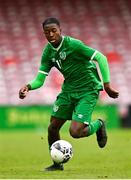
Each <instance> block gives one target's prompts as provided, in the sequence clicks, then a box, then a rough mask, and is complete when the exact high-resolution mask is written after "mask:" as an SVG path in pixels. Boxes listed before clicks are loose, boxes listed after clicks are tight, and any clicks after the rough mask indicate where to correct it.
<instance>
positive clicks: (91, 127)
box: [87, 119, 101, 136]
mask: <svg viewBox="0 0 131 180" xmlns="http://www.w3.org/2000/svg"><path fill="white" fill-rule="evenodd" d="M100 127H101V122H100V121H99V120H98V119H97V120H94V121H92V122H91V123H90V124H89V126H88V133H87V136H90V135H92V134H94V133H96V132H97V131H98V129H99V128H100Z"/></svg>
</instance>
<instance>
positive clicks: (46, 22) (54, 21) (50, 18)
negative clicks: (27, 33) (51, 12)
mask: <svg viewBox="0 0 131 180" xmlns="http://www.w3.org/2000/svg"><path fill="white" fill-rule="evenodd" d="M52 23H54V24H57V25H58V26H60V22H59V20H58V19H57V18H54V17H49V18H47V19H45V21H44V22H43V23H42V26H43V28H44V26H45V25H47V24H52Z"/></svg>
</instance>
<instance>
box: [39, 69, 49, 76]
mask: <svg viewBox="0 0 131 180" xmlns="http://www.w3.org/2000/svg"><path fill="white" fill-rule="evenodd" d="M38 72H39V73H42V74H46V75H48V73H47V72H45V71H41V70H39V71H38Z"/></svg>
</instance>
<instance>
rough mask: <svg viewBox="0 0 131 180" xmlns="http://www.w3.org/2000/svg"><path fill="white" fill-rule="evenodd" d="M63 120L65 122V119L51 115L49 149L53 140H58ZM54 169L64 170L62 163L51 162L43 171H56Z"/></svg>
mask: <svg viewBox="0 0 131 180" xmlns="http://www.w3.org/2000/svg"><path fill="white" fill-rule="evenodd" d="M65 122H66V120H63V119H58V118H55V117H53V116H51V120H50V125H49V127H48V144H49V149H50V147H51V145H52V144H53V143H54V142H55V141H57V140H60V134H59V131H60V128H61V127H62V126H63V124H64V123H65ZM56 170H64V167H63V164H57V163H55V162H53V164H52V165H51V166H49V167H47V168H45V171H56Z"/></svg>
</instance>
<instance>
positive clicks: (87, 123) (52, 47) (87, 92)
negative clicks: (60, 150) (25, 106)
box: [19, 17, 119, 171]
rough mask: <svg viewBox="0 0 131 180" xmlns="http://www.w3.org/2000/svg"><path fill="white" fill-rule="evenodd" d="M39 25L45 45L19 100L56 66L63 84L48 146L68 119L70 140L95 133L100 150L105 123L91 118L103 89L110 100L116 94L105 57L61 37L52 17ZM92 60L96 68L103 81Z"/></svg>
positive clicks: (104, 140) (56, 166)
mask: <svg viewBox="0 0 131 180" xmlns="http://www.w3.org/2000/svg"><path fill="white" fill-rule="evenodd" d="M42 26H43V32H44V35H45V37H46V38H47V40H48V43H47V45H46V46H45V48H44V50H43V54H42V58H41V64H40V68H39V70H38V74H37V75H36V77H35V79H34V80H32V81H31V82H29V83H27V85H25V86H24V87H22V88H21V89H20V91H19V97H20V98H21V99H23V98H25V97H26V95H27V94H28V92H29V91H31V90H34V89H37V88H40V87H41V86H42V85H43V83H44V81H45V79H46V76H47V75H48V73H49V71H50V70H51V68H52V67H56V68H57V69H58V70H59V71H60V72H61V73H62V74H63V76H64V82H63V85H62V91H61V93H60V94H59V95H58V96H57V99H56V101H55V103H54V106H53V110H52V114H51V119H50V125H49V127H48V143H49V147H50V146H51V145H52V143H54V142H55V141H57V140H59V139H60V134H59V131H60V128H61V127H62V126H63V124H64V123H65V122H66V121H67V120H71V125H70V129H69V132H70V135H71V136H72V137H73V138H82V137H88V136H90V135H92V134H94V133H96V137H97V142H98V145H99V147H100V148H103V147H104V146H105V145H106V143H107V134H106V128H105V124H104V121H103V120H101V119H96V120H94V121H91V115H92V112H93V109H94V107H95V105H96V102H97V100H98V96H99V92H100V91H102V90H103V88H104V90H105V91H106V93H107V94H108V95H109V96H110V97H111V98H117V97H118V95H119V93H118V92H117V91H116V90H114V89H112V88H111V85H110V72H109V67H108V62H107V58H106V57H105V56H104V55H103V54H102V53H100V52H99V51H97V50H95V49H92V48H90V47H89V46H87V45H86V44H84V43H83V42H82V41H80V40H78V39H74V38H72V37H70V36H63V35H62V34H61V27H60V22H59V20H58V19H56V18H54V17H50V18H47V19H46V20H45V21H44V22H43V24H42ZM93 61H96V62H97V63H98V65H99V68H100V72H101V75H102V81H101V80H100V77H99V75H98V72H97V68H96V65H95V63H94V62H93ZM63 169H64V167H63V164H57V163H54V162H53V165H51V166H49V167H47V168H46V169H45V170H47V171H55V170H63Z"/></svg>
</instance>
